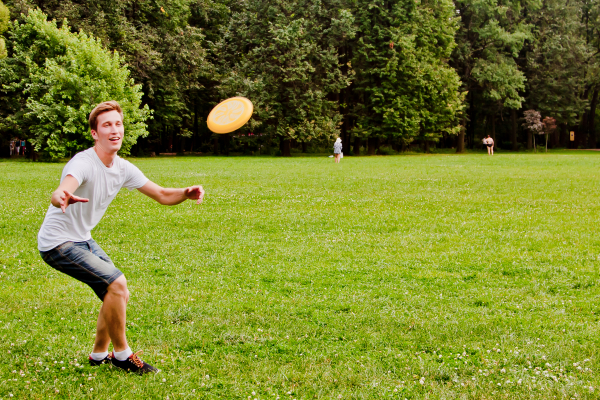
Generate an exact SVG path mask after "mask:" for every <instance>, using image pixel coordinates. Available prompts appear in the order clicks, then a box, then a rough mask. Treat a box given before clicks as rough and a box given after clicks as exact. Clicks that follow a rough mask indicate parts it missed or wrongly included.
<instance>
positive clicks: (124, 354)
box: [113, 347, 133, 361]
mask: <svg viewBox="0 0 600 400" xmlns="http://www.w3.org/2000/svg"><path fill="white" fill-rule="evenodd" d="M113 353H114V355H115V358H116V359H117V360H119V361H125V360H127V358H128V357H129V356H130V355H132V354H133V351H131V349H130V348H129V347H128V348H126V349H125V350H123V351H113Z"/></svg>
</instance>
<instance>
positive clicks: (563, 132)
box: [560, 122, 570, 148]
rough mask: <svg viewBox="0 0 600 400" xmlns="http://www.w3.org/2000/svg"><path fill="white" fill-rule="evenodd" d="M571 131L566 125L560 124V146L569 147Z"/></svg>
mask: <svg viewBox="0 0 600 400" xmlns="http://www.w3.org/2000/svg"><path fill="white" fill-rule="evenodd" d="M569 140H570V139H569V130H568V127H567V124H566V123H564V122H563V123H562V124H560V144H561V146H562V147H565V148H568V147H569Z"/></svg>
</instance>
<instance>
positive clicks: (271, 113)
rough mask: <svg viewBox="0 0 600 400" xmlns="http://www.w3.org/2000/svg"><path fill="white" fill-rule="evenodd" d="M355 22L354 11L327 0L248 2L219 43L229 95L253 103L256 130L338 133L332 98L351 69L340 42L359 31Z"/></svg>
mask: <svg viewBox="0 0 600 400" xmlns="http://www.w3.org/2000/svg"><path fill="white" fill-rule="evenodd" d="M336 5H337V6H339V4H336ZM352 24H353V17H352V15H351V14H350V12H349V11H348V10H346V9H340V8H337V7H332V6H331V5H326V4H325V3H321V2H320V1H315V0H300V1H253V2H243V3H242V6H241V10H240V11H239V12H236V13H234V14H233V15H232V18H231V22H230V23H229V25H228V27H227V29H226V30H225V32H224V38H223V40H222V41H221V42H220V43H219V47H220V48H221V49H222V50H223V52H224V57H223V58H224V63H223V69H224V70H225V76H226V77H225V79H224V80H223V83H222V86H221V92H222V93H223V96H224V97H229V96H232V95H243V96H247V97H249V98H250V99H251V100H252V101H253V102H254V104H255V107H256V108H255V116H254V121H253V123H251V124H250V125H249V129H251V130H252V129H255V128H256V129H259V130H260V131H261V132H266V133H268V134H271V135H273V136H277V137H280V138H283V139H295V140H298V141H302V142H307V141H310V140H313V139H315V138H333V137H334V136H336V135H338V133H339V122H340V121H341V118H342V117H341V115H340V114H339V112H338V106H337V102H336V101H334V100H332V95H334V94H336V93H339V91H340V90H341V89H343V88H345V87H347V86H348V85H349V84H350V74H351V73H350V72H346V73H344V71H343V70H342V67H341V65H340V60H339V55H338V51H337V47H336V46H338V45H340V44H341V43H343V41H344V40H345V39H346V38H348V37H352V36H353V34H354V32H353V25H352Z"/></svg>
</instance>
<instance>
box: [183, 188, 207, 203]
mask: <svg viewBox="0 0 600 400" xmlns="http://www.w3.org/2000/svg"><path fill="white" fill-rule="evenodd" d="M183 193H184V195H185V197H186V198H187V199H188V200H196V204H200V203H202V200H204V189H202V186H198V185H196V186H190V187H188V188H185V189H184V192H183Z"/></svg>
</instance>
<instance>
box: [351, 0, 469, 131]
mask: <svg viewBox="0 0 600 400" xmlns="http://www.w3.org/2000/svg"><path fill="white" fill-rule="evenodd" d="M453 10H454V7H453V4H452V2H449V1H424V2H420V1H417V2H415V1H412V0H410V1H409V0H406V1H397V2H388V1H383V0H382V1H375V2H371V1H362V0H359V1H357V2H355V3H354V8H353V12H354V14H355V18H356V25H357V30H358V33H357V36H356V40H355V41H354V42H352V44H351V46H352V51H351V52H352V57H351V59H352V67H353V68H354V70H355V71H356V77H355V79H354V82H353V85H352V100H353V102H352V105H350V106H349V107H350V108H351V109H352V110H353V114H354V115H355V116H356V124H355V128H354V130H353V133H355V134H357V135H358V136H361V137H389V136H392V137H395V138H398V139H400V140H401V141H402V142H404V143H410V142H412V141H413V140H415V139H424V140H437V139H438V138H439V137H440V136H441V134H442V133H443V132H448V133H452V134H455V133H457V131H458V124H457V121H456V118H455V117H456V114H457V111H458V110H460V109H461V101H462V94H461V93H460V92H459V86H460V81H459V78H458V75H457V74H456V72H455V71H454V70H453V69H452V68H450V67H449V66H448V64H447V59H448V58H449V57H450V54H451V52H452V49H453V47H454V40H453V38H454V33H455V31H456V29H457V21H456V20H455V18H454V15H453Z"/></svg>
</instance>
